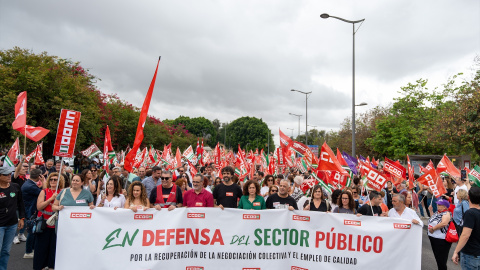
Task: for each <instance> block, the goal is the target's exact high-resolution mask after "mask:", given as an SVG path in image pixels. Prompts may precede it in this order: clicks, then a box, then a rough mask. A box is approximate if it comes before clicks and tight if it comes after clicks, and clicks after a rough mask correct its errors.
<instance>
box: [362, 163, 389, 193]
mask: <svg viewBox="0 0 480 270" xmlns="http://www.w3.org/2000/svg"><path fill="white" fill-rule="evenodd" d="M368 169H369V170H368V174H367V186H368V187H369V188H372V189H375V190H376V191H381V190H382V188H384V186H385V183H386V182H387V178H386V177H385V175H384V174H383V173H381V172H380V171H378V170H376V169H374V168H372V167H370V168H368Z"/></svg>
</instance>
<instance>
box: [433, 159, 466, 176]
mask: <svg viewBox="0 0 480 270" xmlns="http://www.w3.org/2000/svg"><path fill="white" fill-rule="evenodd" d="M442 172H446V173H448V174H449V175H451V176H452V177H456V178H460V171H459V170H458V169H457V168H456V167H455V165H453V163H452V162H451V161H450V159H449V158H448V157H447V155H443V158H442V159H441V160H440V162H439V163H438V165H437V174H440V173H442Z"/></svg>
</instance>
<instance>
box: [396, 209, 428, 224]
mask: <svg viewBox="0 0 480 270" xmlns="http://www.w3.org/2000/svg"><path fill="white" fill-rule="evenodd" d="M388 216H389V217H395V218H403V219H406V220H408V221H412V219H416V220H418V222H419V225H420V226H422V227H423V222H422V220H421V219H420V218H419V217H418V215H417V212H415V211H414V210H412V209H410V208H408V207H405V210H403V213H402V215H401V216H400V215H399V214H398V212H397V210H395V208H392V209H390V211H388Z"/></svg>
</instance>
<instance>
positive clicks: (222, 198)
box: [213, 183, 243, 208]
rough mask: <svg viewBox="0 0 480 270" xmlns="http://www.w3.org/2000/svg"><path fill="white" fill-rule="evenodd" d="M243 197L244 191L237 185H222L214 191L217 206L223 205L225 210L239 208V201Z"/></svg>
mask: <svg viewBox="0 0 480 270" xmlns="http://www.w3.org/2000/svg"><path fill="white" fill-rule="evenodd" d="M242 195H243V192H242V189H241V188H240V186H239V185H237V184H235V183H233V184H231V185H230V186H227V185H225V184H224V183H221V184H220V185H218V186H216V187H215V189H214V190H213V198H214V199H215V200H217V201H216V203H217V205H220V204H221V205H223V207H225V208H237V206H238V200H240V198H241V197H242Z"/></svg>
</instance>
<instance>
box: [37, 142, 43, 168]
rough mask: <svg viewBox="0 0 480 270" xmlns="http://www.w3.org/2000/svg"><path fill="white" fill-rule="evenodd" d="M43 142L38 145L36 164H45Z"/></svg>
mask: <svg viewBox="0 0 480 270" xmlns="http://www.w3.org/2000/svg"><path fill="white" fill-rule="evenodd" d="M42 153H43V142H42V143H40V144H39V145H37V149H36V153H35V161H34V164H35V165H43V164H45V160H44V159H43V154H42Z"/></svg>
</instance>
